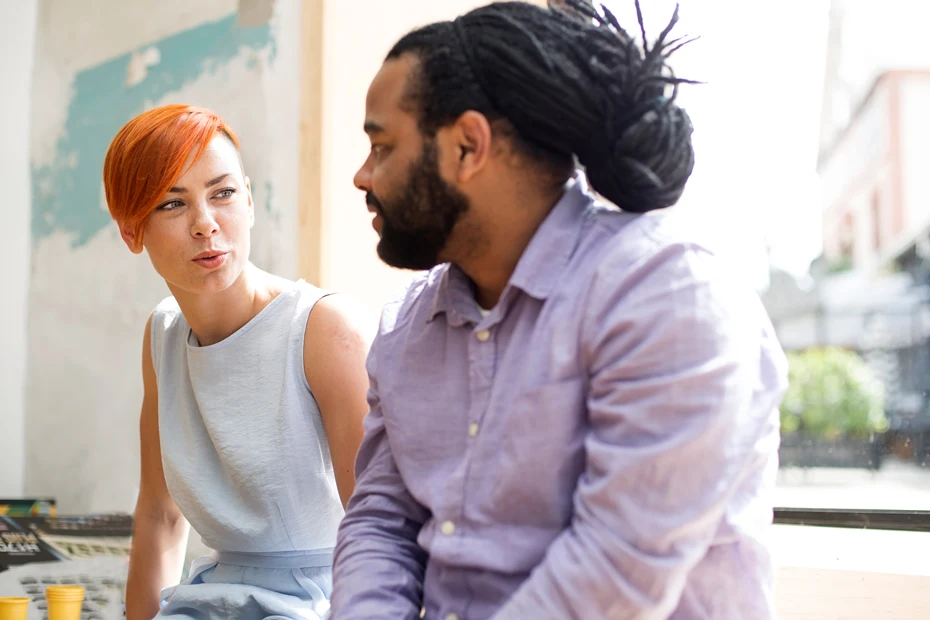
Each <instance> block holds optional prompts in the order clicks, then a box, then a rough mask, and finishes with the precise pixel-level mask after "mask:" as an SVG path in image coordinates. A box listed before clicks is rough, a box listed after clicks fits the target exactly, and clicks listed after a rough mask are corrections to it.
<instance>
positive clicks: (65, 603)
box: [45, 586, 84, 620]
mask: <svg viewBox="0 0 930 620" xmlns="http://www.w3.org/2000/svg"><path fill="white" fill-rule="evenodd" d="M45 600H46V601H48V620H81V603H83V602H84V586H49V587H47V588H45Z"/></svg>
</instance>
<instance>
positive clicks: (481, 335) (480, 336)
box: [475, 329, 491, 342]
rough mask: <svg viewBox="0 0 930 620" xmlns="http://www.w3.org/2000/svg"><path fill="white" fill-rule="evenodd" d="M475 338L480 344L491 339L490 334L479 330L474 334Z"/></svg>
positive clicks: (484, 330)
mask: <svg viewBox="0 0 930 620" xmlns="http://www.w3.org/2000/svg"><path fill="white" fill-rule="evenodd" d="M475 338H477V339H478V340H479V341H480V342H487V341H488V339H490V338H491V332H490V331H488V330H486V329H481V330H478V331H477V332H475Z"/></svg>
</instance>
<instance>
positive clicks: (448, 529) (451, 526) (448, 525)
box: [439, 521, 455, 536]
mask: <svg viewBox="0 0 930 620" xmlns="http://www.w3.org/2000/svg"><path fill="white" fill-rule="evenodd" d="M439 529H440V531H442V533H443V534H445V535H446V536H452V535H453V534H455V523H453V522H452V521H443V522H442V526H440V528H439Z"/></svg>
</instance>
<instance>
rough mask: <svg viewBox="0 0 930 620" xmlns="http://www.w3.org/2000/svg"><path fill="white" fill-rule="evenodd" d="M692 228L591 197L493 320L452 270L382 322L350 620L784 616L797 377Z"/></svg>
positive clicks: (525, 268) (562, 216) (340, 563)
mask: <svg viewBox="0 0 930 620" xmlns="http://www.w3.org/2000/svg"><path fill="white" fill-rule="evenodd" d="M676 221H677V217H676V216H675V215H674V214H668V215H659V214H657V215H647V216H640V215H634V214H629V213H622V212H619V211H617V210H615V209H610V208H607V207H604V206H601V205H599V204H598V203H596V202H595V200H594V198H593V197H592V196H591V195H590V194H589V193H587V190H586V188H585V186H584V182H583V181H582V180H581V179H576V180H574V181H573V182H572V183H571V185H570V187H569V188H568V189H567V191H566V193H565V194H564V196H563V197H562V199H561V200H560V201H559V202H558V203H557V204H556V206H555V207H554V209H553V210H552V212H551V213H550V214H549V215H548V217H547V219H546V220H545V221H544V222H543V224H542V225H541V226H540V228H539V230H538V231H537V232H536V234H535V236H534V237H533V239H532V241H531V242H530V244H529V246H528V247H527V248H526V251H525V252H524V254H523V256H522V257H521V259H520V261H519V264H518V265H517V268H516V270H515V271H514V273H513V276H512V277H511V279H510V282H509V284H508V285H507V287H506V289H505V290H504V292H503V294H502V296H501V298H500V301H499V302H498V304H497V305H496V306H495V307H494V309H493V310H492V311H491V312H490V313H489V314H487V315H486V316H482V313H481V312H480V311H479V308H478V306H477V304H476V302H475V297H474V294H473V289H472V287H471V284H470V281H469V280H468V278H467V277H466V276H465V275H464V274H463V273H462V272H461V271H460V270H459V269H457V268H456V267H454V266H449V265H442V266H439V267H436V268H435V269H433V270H432V271H430V272H429V273H428V274H425V275H423V276H422V277H418V278H417V279H415V281H414V282H413V284H412V285H411V286H410V287H409V289H408V290H407V291H406V292H405V294H404V295H403V296H402V297H401V298H400V299H399V300H398V301H396V302H393V303H390V304H388V305H387V306H386V307H385V309H384V313H383V316H382V321H381V328H380V331H379V334H378V337H377V338H376V341H375V343H374V345H373V347H372V350H371V355H370V357H369V373H370V376H371V391H370V394H369V402H370V405H371V412H370V413H369V415H368V416H367V418H366V421H365V439H364V441H363V443H362V446H361V450H360V452H359V457H358V463H357V476H358V481H357V485H356V490H355V495H354V497H353V498H352V500H351V502H350V504H349V507H348V511H347V513H346V517H345V520H344V521H343V523H342V526H341V529H340V532H339V539H338V544H337V547H336V557H335V567H334V592H333V597H332V618H333V619H334V620H354V619H358V620H372V619H378V618H385V619H391V620H398V619H404V618H418V617H420V614H421V609H423V610H425V617H426V618H429V619H431V620H432V619H443V620H444V619H448V620H456V619H461V620H471V619H483V618H494V619H496V620H499V619H511V618H512V619H515V620H530V619H533V620H538V619H548V618H552V619H560V620H561V619H567V618H578V619H582V620H598V619H601V618H617V619H619V618H623V619H637V620H646V619H647V618H648V619H650V620H652V619H660V618H661V619H664V618H679V619H683V620H684V619H687V620H700V619H705V618H707V619H710V618H713V619H714V620H720V619H724V620H730V619H732V620H766V619H768V618H774V617H775V612H774V609H773V602H772V579H773V571H772V567H771V561H770V557H769V553H768V551H767V549H766V547H765V544H764V540H763V539H764V535H765V533H766V530H767V528H768V526H769V525H770V523H771V519H772V505H771V490H772V486H773V483H774V479H775V473H776V469H777V448H778V441H779V433H778V428H779V427H778V412H777V407H778V404H779V402H780V399H781V397H782V394H783V392H784V389H785V388H786V374H787V373H786V363H785V358H784V355H783V353H782V351H781V349H780V347H779V345H778V343H777V341H776V339H775V336H774V334H773V330H772V327H771V325H770V323H769V321H768V319H767V317H766V315H765V312H764V310H763V308H762V305H761V304H760V302H759V299H758V296H757V295H756V294H755V293H754V292H753V291H750V290H746V289H744V288H743V287H742V286H740V285H739V284H738V283H737V282H736V281H735V280H734V278H732V277H731V276H730V275H728V273H727V271H726V270H725V269H724V268H723V267H722V266H721V262H720V261H719V260H718V259H717V258H716V257H715V256H714V255H713V254H712V253H711V252H710V251H709V250H708V249H706V247H704V246H703V245H701V244H698V243H696V242H694V241H693V240H692V237H693V235H691V234H689V231H688V230H682V229H681V228H680V225H679V224H676Z"/></svg>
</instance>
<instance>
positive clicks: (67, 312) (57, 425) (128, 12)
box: [26, 0, 299, 513]
mask: <svg viewBox="0 0 930 620" xmlns="http://www.w3.org/2000/svg"><path fill="white" fill-rule="evenodd" d="M88 4H93V8H92V10H89V7H88ZM298 7H299V3H298V1H297V0H281V1H279V2H277V3H276V13H275V15H274V18H273V20H272V24H271V26H270V29H268V28H267V27H266V29H265V30H262V29H257V30H250V31H248V32H245V31H240V30H237V28H236V26H235V21H236V19H235V11H236V8H237V3H236V2H235V0H201V1H198V2H197V3H191V2H189V1H187V0H161V1H159V2H154V1H153V0H150V1H146V2H124V1H123V0H96V1H95V2H92V3H89V2H81V3H76V2H72V1H71V0H40V2H39V26H38V32H37V47H36V64H35V75H34V78H35V79H34V85H33V97H32V108H33V113H34V115H33V118H34V124H33V131H32V139H31V146H32V164H33V169H34V170H33V179H34V182H35V184H36V187H37V192H36V194H37V195H34V196H33V207H34V209H35V210H36V211H37V213H38V217H37V218H34V220H33V222H32V238H33V240H32V256H31V258H32V264H33V277H32V281H31V286H30V292H29V318H30V324H29V331H28V337H29V365H28V379H27V399H28V400H27V403H28V420H29V424H28V428H27V432H26V435H27V451H26V491H27V492H28V493H30V494H41V495H51V496H54V497H56V498H57V499H58V501H59V506H60V509H61V510H62V511H63V512H66V513H75V512H88V511H109V510H121V511H128V510H131V509H132V507H133V504H134V502H135V496H136V492H137V485H138V471H139V448H138V430H137V429H138V416H139V406H140V404H141V394H142V389H141V371H140V367H141V364H140V360H141V344H142V336H143V334H142V332H143V327H144V325H145V321H146V317H147V316H148V314H149V313H150V312H151V309H152V308H153V307H154V305H155V304H156V303H157V302H158V300H159V299H161V298H162V297H163V296H165V295H166V294H167V289H166V287H165V286H164V283H163V281H162V280H161V279H160V278H159V277H158V276H157V275H156V274H155V272H154V270H153V269H152V267H151V264H150V263H149V261H148V259H147V258H146V257H145V256H144V255H143V256H141V257H140V256H134V255H132V254H131V253H129V252H128V250H127V249H126V248H125V246H124V245H123V244H122V242H121V241H120V239H119V236H118V233H117V230H116V227H115V225H113V224H112V222H110V221H109V215H108V214H107V212H106V206H105V203H104V200H103V195H102V189H101V187H100V185H101V182H100V180H99V179H100V167H101V165H102V155H103V152H104V151H105V148H106V146H107V144H108V143H109V140H110V139H111V138H112V136H113V134H114V133H115V132H116V130H117V129H118V128H119V126H121V125H122V124H123V123H124V122H125V121H127V120H129V118H130V117H132V116H134V115H135V114H138V113H139V112H141V111H142V110H143V109H145V108H148V107H152V106H155V105H160V104H164V103H169V102H189V103H194V104H198V105H204V106H207V107H211V108H213V109H215V110H216V111H218V112H219V113H220V114H222V115H223V116H224V117H225V118H226V120H227V121H228V122H229V123H230V125H231V126H232V127H233V128H234V129H235V130H236V131H237V133H238V134H239V137H240V138H241V140H242V143H243V159H244V163H245V166H246V169H247V173H248V174H249V175H250V176H251V179H252V185H253V194H254V198H255V202H256V215H257V218H256V219H257V222H256V226H255V228H254V231H253V243H252V247H253V254H252V258H253V261H254V262H256V263H257V264H258V265H259V266H260V267H263V268H266V269H270V270H273V271H275V272H277V273H280V274H281V275H284V276H289V277H296V275H297V259H296V255H297V249H296V248H297V246H296V244H297V239H296V235H294V234H293V231H294V230H295V229H296V207H295V204H296V196H297V177H298V167H297V127H298V125H299V121H298V114H297V112H298V108H297V76H298V72H297V61H298V54H297V42H298V32H297V27H298V23H299V20H298V19H296V12H297V10H298ZM223 20H226V21H223ZM150 47H153V48H154V50H156V51H149V52H146V50H148V49H149V48H150ZM135 51H139V52H144V53H140V54H137V56H136V57H135V58H134V59H133V58H132V57H131V53H133V52H135ZM145 59H148V60H149V61H150V63H151V66H148V67H147V68H146V63H145V62H142V61H144V60H145ZM133 63H135V68H134V69H131V65H133Z"/></svg>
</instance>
